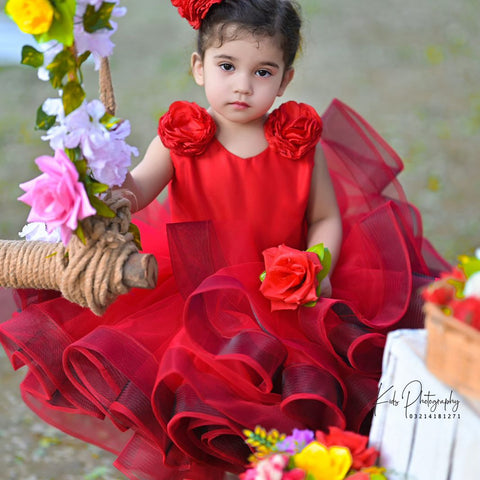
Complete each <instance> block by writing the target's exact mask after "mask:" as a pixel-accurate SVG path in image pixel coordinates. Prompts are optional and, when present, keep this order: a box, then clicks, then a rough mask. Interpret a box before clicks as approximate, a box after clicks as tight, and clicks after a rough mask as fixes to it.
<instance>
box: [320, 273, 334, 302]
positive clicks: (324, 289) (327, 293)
mask: <svg viewBox="0 0 480 480" xmlns="http://www.w3.org/2000/svg"><path fill="white" fill-rule="evenodd" d="M320 288H321V289H320V294H321V296H322V297H325V298H330V297H331V296H332V283H331V282H330V276H329V275H327V276H326V277H325V278H324V279H323V280H322V282H321V283H320Z"/></svg>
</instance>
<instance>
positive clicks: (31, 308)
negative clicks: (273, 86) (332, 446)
mask: <svg viewBox="0 0 480 480" xmlns="http://www.w3.org/2000/svg"><path fill="white" fill-rule="evenodd" d="M323 121H324V132H323V139H322V146H323V148H324V151H325V155H326V158H327V161H328V164H329V168H330V171H331V176H332V180H333V183H334V186H335V189H336V193H337V198H338V201H339V205H340V208H341V211H342V215H343V222H344V225H343V227H344V241H343V245H342V250H341V254H340V259H339V261H338V264H337V266H336V269H335V272H334V274H333V276H332V285H333V296H332V298H329V299H321V301H319V302H318V303H317V305H316V306H315V307H312V308H306V307H301V308H299V309H298V310H295V311H279V312H273V313H272V312H271V309H270V303H269V301H268V300H266V299H265V298H264V297H263V296H262V294H261V293H260V292H259V275H260V273H261V272H262V271H263V270H264V265H263V263H261V262H258V261H253V262H249V263H242V264H237V265H229V264H228V263H227V262H226V261H225V256H224V255H223V253H222V249H221V247H220V245H219V244H218V240H217V238H218V235H217V234H218V233H219V232H218V231H217V230H218V229H219V228H220V229H221V228H222V227H221V225H216V224H213V223H211V222H192V223H178V224H175V223H169V212H168V205H167V206H165V205H160V204H158V203H155V204H152V205H151V206H149V207H148V208H147V209H145V210H144V211H142V212H140V213H139V214H138V215H137V216H136V219H135V222H136V223H137V225H138V226H139V227H140V230H141V233H142V242H143V246H144V250H145V251H146V252H151V253H154V254H155V255H156V258H157V260H158V264H159V281H158V285H157V287H156V288H155V289H154V290H151V291H142V290H133V291H131V292H130V293H129V294H127V295H125V296H122V297H120V298H119V299H118V300H117V301H116V302H115V303H114V304H112V305H111V306H110V307H109V308H108V310H107V312H106V313H105V314H104V315H103V316H102V317H97V316H95V315H94V314H92V313H91V312H89V311H87V310H85V309H83V308H81V307H79V306H77V305H74V304H71V303H69V302H68V301H66V300H65V299H63V298H60V297H59V296H58V295H57V294H54V293H52V292H27V291H23V292H14V293H15V295H16V296H17V299H18V300H19V303H21V304H22V309H21V312H19V313H15V314H14V315H13V316H12V317H11V318H10V319H8V320H6V321H4V322H3V323H2V324H1V325H0V341H1V342H2V344H3V346H4V348H5V350H6V351H7V353H8V355H9V358H10V360H11V362H12V365H13V367H14V368H16V369H17V368H20V367H22V366H27V368H28V371H27V374H26V377H25V379H24V381H23V383H22V386H21V392H22V396H23V399H24V400H25V402H26V403H27V404H28V405H29V407H30V408H31V409H32V410H34V411H35V412H36V413H37V414H38V415H39V416H40V417H42V418H43V419H44V420H46V421H47V422H49V423H51V424H53V425H54V426H56V427H58V428H60V429H61V430H63V431H65V432H67V433H69V434H71V435H74V436H76V437H79V438H81V439H83V440H86V441H88V442H91V443H94V444H96V445H99V446H101V447H103V448H105V449H107V450H109V451H111V452H114V453H115V454H117V455H118V459H117V461H116V466H117V468H119V469H120V470H121V471H122V472H124V473H125V475H127V476H128V477H129V478H131V479H136V480H137V479H138V480H140V479H142V480H147V479H150V480H161V479H169V480H171V479H183V478H188V479H206V478H208V479H215V478H218V479H221V478H223V472H224V471H231V472H237V473H238V472H240V471H242V470H243V466H244V465H245V463H246V460H247V456H248V454H249V450H248V448H247V447H246V445H245V444H244V442H243V435H242V430H243V429H245V428H250V429H251V428H253V427H255V426H256V425H262V426H264V427H265V428H267V429H268V428H277V429H279V430H280V431H284V432H290V431H291V429H292V428H294V427H296V428H310V429H326V427H328V426H331V425H336V426H339V427H342V428H348V429H350V430H356V431H360V432H363V433H367V432H368V429H369V424H370V420H371V416H372V411H373V408H374V406H375V402H376V395H377V381H378V379H379V375H380V368H381V357H382V351H383V347H384V344H385V337H386V334H387V333H388V332H389V331H391V330H393V329H398V328H420V327H422V326H423V316H422V310H421V300H420V297H419V293H418V291H419V288H420V287H422V286H423V285H425V284H427V283H429V282H431V281H432V279H433V278H434V277H435V276H437V275H438V273H439V272H440V271H442V270H445V269H448V268H449V266H448V264H447V263H446V262H445V261H444V260H443V259H442V258H441V257H439V255H438V254H437V253H436V252H435V250H434V249H433V247H432V246H431V245H430V243H429V242H428V241H427V240H426V239H425V238H423V235H422V228H421V220H420V216H419V214H418V212H417V210H416V209H415V208H414V207H413V206H412V205H410V204H409V203H408V202H407V201H406V199H405V197H404V194H403V191H402V189H401V187H400V185H399V184H398V182H397V180H396V176H397V175H398V173H399V172H400V170H401V168H402V164H401V161H400V159H399V158H398V157H397V155H396V154H395V153H394V152H393V151H392V150H391V148H390V147H389V146H388V145H387V144H386V143H385V142H384V141H383V140H382V139H381V138H380V137H379V136H378V134H377V133H375V132H374V131H373V130H372V129H371V127H370V126H369V125H368V124H367V123H366V122H365V121H364V120H363V119H362V118H360V117H359V116H358V115H357V114H356V113H355V112H353V111H352V110H351V109H349V108H348V107H347V106H345V105H344V104H342V103H341V102H339V101H334V102H333V103H332V105H331V106H330V107H329V109H328V110H327V112H326V113H325V114H324V116H323ZM220 233H221V232H220Z"/></svg>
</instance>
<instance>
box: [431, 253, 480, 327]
mask: <svg viewBox="0 0 480 480" xmlns="http://www.w3.org/2000/svg"><path fill="white" fill-rule="evenodd" d="M459 260H460V261H459V264H458V265H457V266H455V267H454V268H452V270H451V271H450V272H446V273H443V274H442V275H441V277H440V278H439V279H438V280H437V281H436V282H434V283H432V284H431V285H429V286H428V287H427V288H426V289H425V290H423V292H422V295H423V298H424V300H425V301H427V302H430V303H433V304H435V305H437V306H438V307H439V308H440V309H441V310H442V311H443V313H445V314H446V315H449V316H452V317H454V318H456V319H457V320H460V321H461V322H464V323H466V324H468V325H470V326H471V327H473V328H475V329H477V330H480V248H479V249H477V251H476V252H475V255H474V256H468V255H462V256H461V257H460V258H459Z"/></svg>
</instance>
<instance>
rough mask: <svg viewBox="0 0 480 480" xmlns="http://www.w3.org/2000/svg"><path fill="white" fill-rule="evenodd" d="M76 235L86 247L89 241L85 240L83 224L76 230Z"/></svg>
mask: <svg viewBox="0 0 480 480" xmlns="http://www.w3.org/2000/svg"><path fill="white" fill-rule="evenodd" d="M74 233H75V235H76V236H77V237H78V238H79V239H80V241H81V242H82V243H83V244H84V245H86V244H87V239H86V238H85V232H84V231H83V227H82V224H81V223H79V224H78V227H77V228H76V229H75V231H74Z"/></svg>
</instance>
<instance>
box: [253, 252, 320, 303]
mask: <svg viewBox="0 0 480 480" xmlns="http://www.w3.org/2000/svg"><path fill="white" fill-rule="evenodd" d="M263 258H264V260H265V273H264V276H263V277H262V285H261V286H260V291H261V292H262V294H263V295H264V296H265V297H266V298H268V299H269V300H270V301H271V304H272V311H275V310H295V309H296V308H298V306H299V305H304V304H308V303H310V302H316V301H317V300H318V295H317V287H318V274H319V272H320V271H321V270H322V269H323V266H322V263H321V262H320V259H319V257H318V255H317V254H316V253H314V252H306V251H301V250H297V249H295V248H290V247H287V246H286V245H279V246H278V247H273V248H268V249H267V250H264V252H263Z"/></svg>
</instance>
